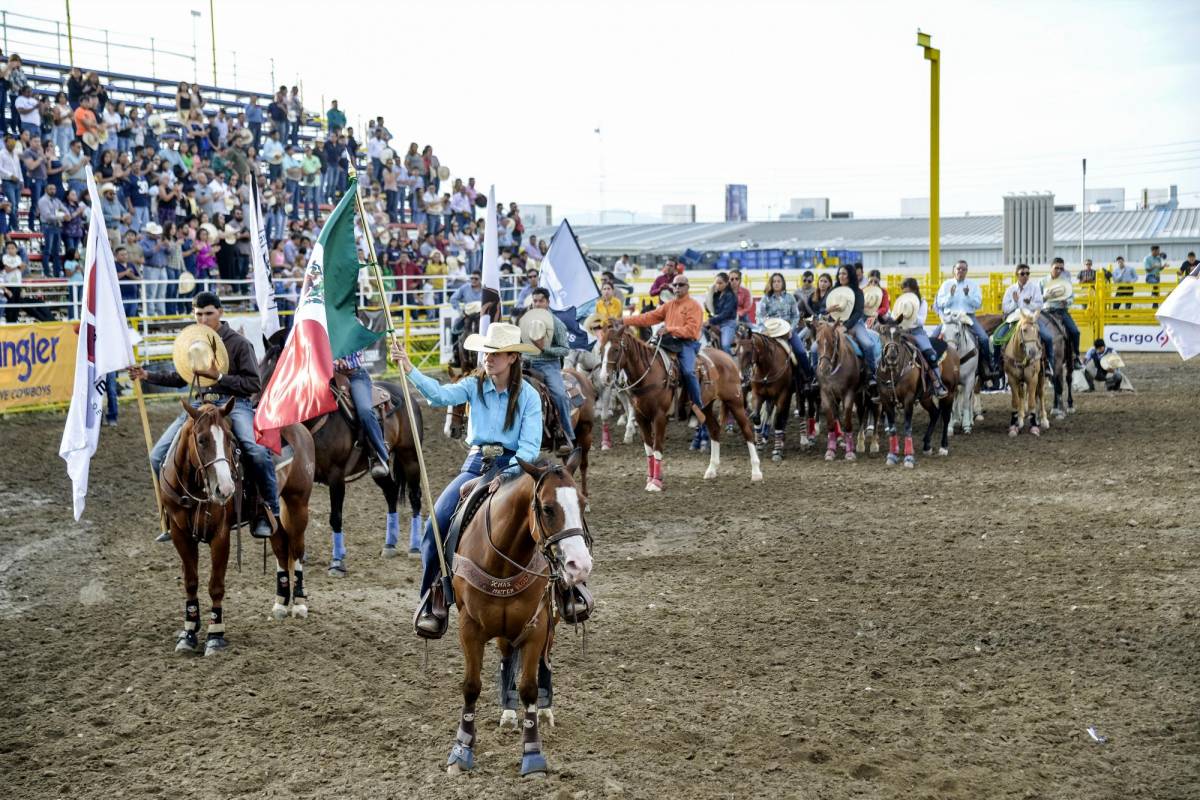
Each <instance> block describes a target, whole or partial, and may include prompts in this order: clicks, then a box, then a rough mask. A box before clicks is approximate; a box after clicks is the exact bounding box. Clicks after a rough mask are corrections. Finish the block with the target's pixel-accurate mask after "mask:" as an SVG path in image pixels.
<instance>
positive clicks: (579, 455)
mask: <svg viewBox="0 0 1200 800" xmlns="http://www.w3.org/2000/svg"><path fill="white" fill-rule="evenodd" d="M581 461H583V448H581V447H576V448H575V449H574V450H572V451H571V455H569V456H567V460H566V461H565V462H563V466H565V467H566V468H567V472H569V473H571V474H572V475H574V474H575V470H577V469H579V463H580V462H581Z"/></svg>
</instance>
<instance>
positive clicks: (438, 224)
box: [425, 214, 442, 234]
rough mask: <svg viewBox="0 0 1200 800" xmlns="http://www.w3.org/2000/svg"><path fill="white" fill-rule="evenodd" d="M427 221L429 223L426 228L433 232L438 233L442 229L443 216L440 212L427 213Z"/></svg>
mask: <svg viewBox="0 0 1200 800" xmlns="http://www.w3.org/2000/svg"><path fill="white" fill-rule="evenodd" d="M425 222H426V223H427V225H428V227H427V228H426V230H427V231H428V232H429V233H431V234H436V233H437V232H438V231H440V230H441V229H442V217H441V215H440V214H426V215H425Z"/></svg>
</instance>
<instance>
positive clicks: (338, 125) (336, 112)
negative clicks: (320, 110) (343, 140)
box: [325, 100, 346, 133]
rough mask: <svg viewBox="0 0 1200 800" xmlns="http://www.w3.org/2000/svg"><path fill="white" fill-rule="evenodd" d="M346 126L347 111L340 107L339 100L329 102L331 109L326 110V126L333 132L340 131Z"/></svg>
mask: <svg viewBox="0 0 1200 800" xmlns="http://www.w3.org/2000/svg"><path fill="white" fill-rule="evenodd" d="M344 127H346V112H344V111H342V110H341V109H340V108H338V101H337V100H333V101H331V102H330V104H329V110H328V111H326V112H325V128H326V129H327V130H329V131H331V132H332V133H338V132H339V131H341V129H342V128H344Z"/></svg>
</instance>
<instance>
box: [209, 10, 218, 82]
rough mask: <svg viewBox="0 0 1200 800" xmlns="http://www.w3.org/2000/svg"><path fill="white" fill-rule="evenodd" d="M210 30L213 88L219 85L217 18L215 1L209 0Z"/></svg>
mask: <svg viewBox="0 0 1200 800" xmlns="http://www.w3.org/2000/svg"><path fill="white" fill-rule="evenodd" d="M208 29H209V34H210V36H211V38H212V59H213V86H216V85H217V18H216V17H215V16H213V0H208Z"/></svg>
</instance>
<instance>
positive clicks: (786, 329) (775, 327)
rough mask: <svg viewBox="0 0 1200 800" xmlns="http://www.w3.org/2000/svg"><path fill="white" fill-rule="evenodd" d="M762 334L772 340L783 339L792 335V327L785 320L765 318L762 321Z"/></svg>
mask: <svg viewBox="0 0 1200 800" xmlns="http://www.w3.org/2000/svg"><path fill="white" fill-rule="evenodd" d="M762 332H763V333H765V334H766V335H767V336H770V337H771V338H772V339H783V338H787V337H789V336H791V335H792V326H791V324H790V323H789V322H788V321H787V320H786V319H779V318H778V317H767V318H766V319H764V320H763V321H762Z"/></svg>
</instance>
